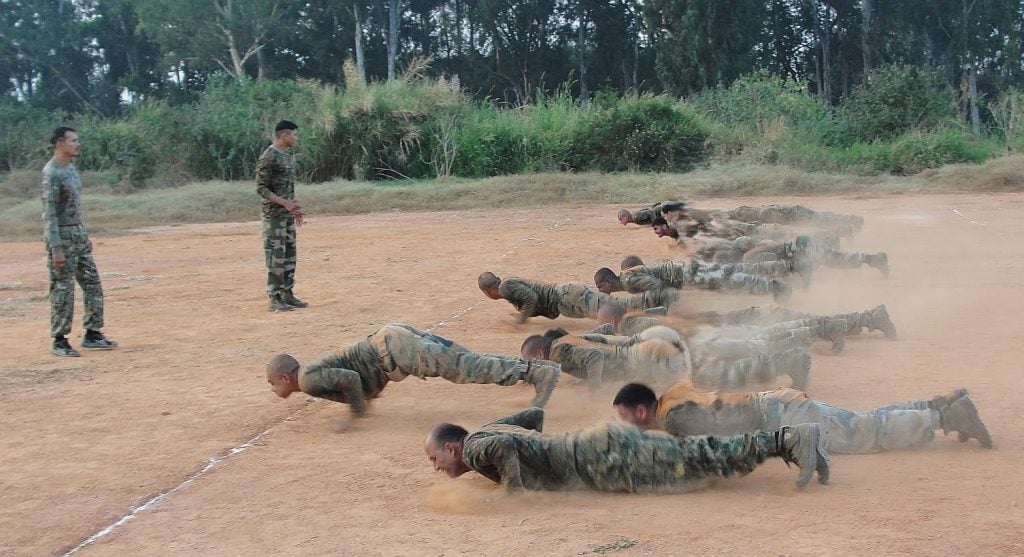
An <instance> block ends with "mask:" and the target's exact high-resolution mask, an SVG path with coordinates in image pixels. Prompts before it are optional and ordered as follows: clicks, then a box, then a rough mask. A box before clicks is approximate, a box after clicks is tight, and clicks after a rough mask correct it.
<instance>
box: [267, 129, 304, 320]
mask: <svg viewBox="0 0 1024 557" xmlns="http://www.w3.org/2000/svg"><path fill="white" fill-rule="evenodd" d="M298 129H299V126H298V125H296V124H295V123H294V122H289V121H288V120H281V121H280V122H278V123H277V125H276V126H274V143H272V144H271V145H270V146H269V147H267V148H266V149H264V150H263V153H262V154H261V155H260V158H259V160H258V161H256V193H258V194H259V195H260V197H262V198H263V252H264V254H265V255H266V258H267V295H268V296H269V297H270V311H291V310H293V309H295V308H304V307H306V306H308V305H309V304H307V303H306V302H303V301H302V300H300V299H298V298H296V297H295V294H293V293H292V287H294V286H295V261H296V250H295V229H296V228H298V227H300V226H302V217H303V215H302V206H301V205H299V201H298V200H297V199H295V159H294V156H293V155H292V154H291V153H290V152H289V149H291V148H292V147H294V146H295V144H296V143H298V141H299V138H298Z"/></svg>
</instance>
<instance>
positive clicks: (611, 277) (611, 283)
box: [594, 267, 622, 294]
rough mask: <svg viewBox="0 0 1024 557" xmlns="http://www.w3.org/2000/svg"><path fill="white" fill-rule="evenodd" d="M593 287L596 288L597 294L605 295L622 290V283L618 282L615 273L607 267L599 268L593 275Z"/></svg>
mask: <svg viewBox="0 0 1024 557" xmlns="http://www.w3.org/2000/svg"><path fill="white" fill-rule="evenodd" d="M594 286H596V287H597V290H598V291H599V292H603V293H605V294H611V293H612V292H617V291H619V290H622V283H621V282H620V281H619V276H618V275H616V274H615V271H613V270H611V269H609V268H608V267H601V268H600V269H598V270H597V272H596V273H594Z"/></svg>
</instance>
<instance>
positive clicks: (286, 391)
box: [267, 373, 295, 398]
mask: <svg viewBox="0 0 1024 557" xmlns="http://www.w3.org/2000/svg"><path fill="white" fill-rule="evenodd" d="M267 383H270V390H271V391H274V394H275V395H277V396H279V397H281V398H288V397H289V396H290V395H291V394H292V393H293V392H295V389H293V388H292V382H291V380H290V379H289V378H288V377H287V376H285V375H279V374H276V373H268V374H267Z"/></svg>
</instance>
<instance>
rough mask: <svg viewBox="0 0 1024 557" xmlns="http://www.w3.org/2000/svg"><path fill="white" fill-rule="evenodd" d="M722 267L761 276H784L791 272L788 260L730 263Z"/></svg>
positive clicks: (791, 268) (734, 271)
mask: <svg viewBox="0 0 1024 557" xmlns="http://www.w3.org/2000/svg"><path fill="white" fill-rule="evenodd" d="M722 267H723V268H726V267H727V268H730V269H731V271H732V272H733V273H747V274H751V275H759V276H762V277H776V278H778V277H786V276H789V275H790V274H792V272H793V266H792V265H791V264H790V262H788V261H784V260H781V259H780V260H775V261H765V262H763V263H749V262H747V263H730V264H727V265H722Z"/></svg>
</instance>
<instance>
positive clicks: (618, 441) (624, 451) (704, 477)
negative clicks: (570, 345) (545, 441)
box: [575, 423, 774, 493]
mask: <svg viewBox="0 0 1024 557" xmlns="http://www.w3.org/2000/svg"><path fill="white" fill-rule="evenodd" d="M575 448H576V472H577V474H578V475H579V476H580V479H581V480H582V481H583V483H584V484H585V485H587V486H588V487H590V488H591V489H595V490H598V491H616V492H629V493H636V492H685V491H692V490H694V489H698V488H701V487H704V486H706V485H707V483H708V480H710V479H713V478H728V477H738V476H745V475H747V474H749V473H750V472H752V471H753V470H754V469H755V468H757V466H758V465H759V464H761V463H762V462H764V461H765V459H766V458H768V457H769V456H772V455H773V452H774V434H773V433H768V432H757V433H752V434H744V435H736V436H731V437H706V436H696V437H690V438H687V439H677V438H675V437H673V436H671V435H668V434H666V433H664V432H659V431H644V430H642V429H639V428H637V427H635V426H631V425H627V424H618V423H609V424H602V425H600V426H597V427H594V428H591V429H589V430H586V431H582V432H580V433H579V434H577V437H576V440H575Z"/></svg>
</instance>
